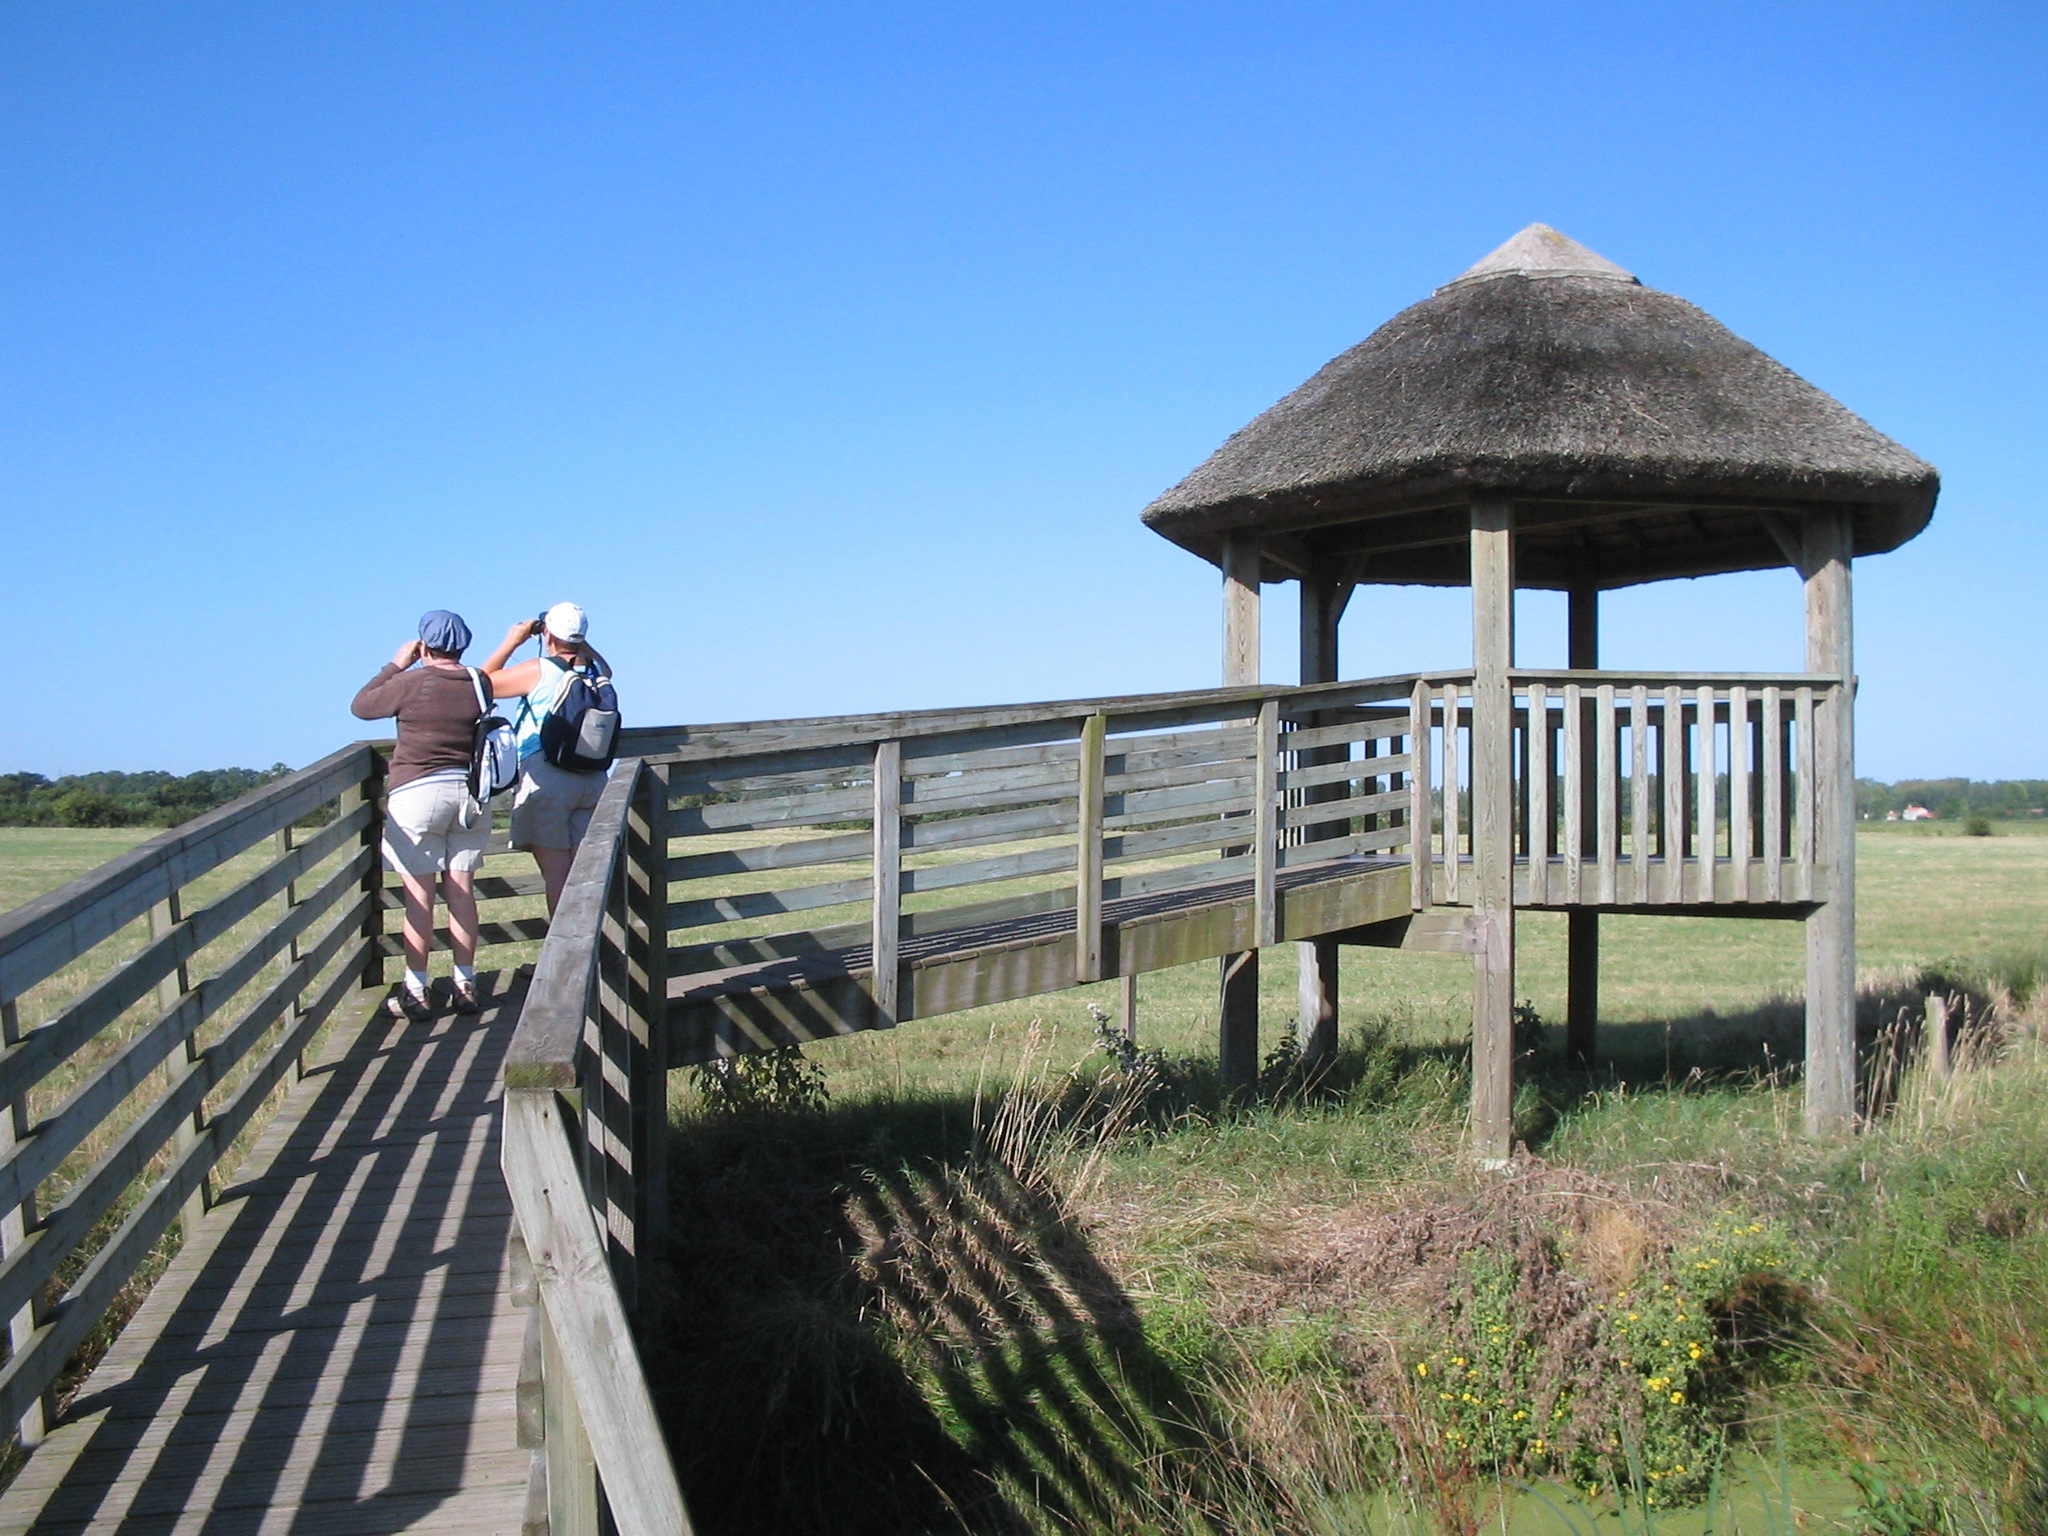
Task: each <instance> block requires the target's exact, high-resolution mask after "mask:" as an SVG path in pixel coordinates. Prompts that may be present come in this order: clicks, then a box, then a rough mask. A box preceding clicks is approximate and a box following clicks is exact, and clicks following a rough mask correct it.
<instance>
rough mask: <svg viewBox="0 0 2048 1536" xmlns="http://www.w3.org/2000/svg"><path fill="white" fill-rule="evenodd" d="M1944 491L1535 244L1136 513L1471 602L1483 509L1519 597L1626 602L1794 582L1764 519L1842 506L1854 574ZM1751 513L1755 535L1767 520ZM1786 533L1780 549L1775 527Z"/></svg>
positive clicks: (1737, 350) (1631, 291)
mask: <svg viewBox="0 0 2048 1536" xmlns="http://www.w3.org/2000/svg"><path fill="white" fill-rule="evenodd" d="M1937 484H1938V481H1937V477H1936V475H1935V471H1934V468H1933V466H1932V465H1930V464H1927V463H1925V462H1924V461H1923V460H1921V459H1918V458H1915V457H1914V456H1913V455H1912V454H1910V453H1908V452H1907V451H1906V450H1905V449H1904V448H1902V447H1900V446H1899V445H1898V444H1897V443H1895V442H1893V441H1892V440H1891V439H1890V438H1888V437H1886V436H1884V435H1883V434H1882V433H1880V432H1878V431H1877V430H1876V429H1875V428H1873V427H1871V426H1870V425H1869V424H1868V423H1867V422H1865V421H1863V420H1862V419H1861V418H1860V417H1857V416H1855V415H1854V414H1852V413H1851V412H1850V411H1849V410H1847V409H1846V408H1845V407H1843V406H1842V405H1841V404H1840V403H1839V402H1837V401H1836V400H1834V399H1833V398H1831V397H1830V396H1828V395H1826V394H1823V393H1822V392H1821V391H1820V390H1818V389H1815V388H1814V387H1813V386H1812V385H1811V384H1808V383H1807V382H1806V381H1805V380H1804V379H1801V378H1800V377H1799V376H1798V375H1797V374H1794V373H1792V372H1791V371H1790V370H1789V369H1787V368H1785V367H1783V366H1781V365H1780V364H1778V363H1776V362H1773V361H1772V360H1771V359H1770V358H1768V357H1766V356H1765V355H1764V354H1763V353H1762V352H1760V351H1758V350H1757V349H1756V348H1755V347H1753V346H1751V345H1750V344H1749V343H1748V342H1746V341H1744V340H1742V339H1741V338H1740V337H1739V336H1736V335H1734V334H1733V333H1732V332H1730V331H1729V330H1728V329H1727V328H1726V327H1725V326H1723V325H1721V324H1720V323H1719V322H1718V321H1716V320H1715V319H1713V317H1712V316H1710V315H1707V314H1705V313H1704V312H1702V311H1701V310H1699V309H1697V308H1695V307H1694V306H1693V305H1691V304H1688V303H1687V302H1686V301H1685V300H1683V299H1681V298H1677V297H1674V296H1673V295H1671V294H1668V293H1659V292H1658V291H1657V290H1656V289H1654V288H1645V287H1644V286H1642V284H1641V283H1639V282H1638V281H1637V280H1636V279H1635V278H1634V277H1632V276H1631V275H1630V274H1628V273H1627V272H1624V271H1623V270H1622V269H1621V268H1620V267H1617V266H1616V265H1615V264H1614V263H1613V262H1611V261H1608V260H1606V259H1605V258H1604V257H1602V256H1599V255H1596V254H1595V253H1594V252H1592V251H1589V250H1587V249H1586V248H1585V247H1584V246H1582V245H1579V244H1578V243H1577V242H1575V241H1572V240H1569V239H1567V238H1565V237H1564V236H1563V235H1560V234H1559V233H1558V232H1557V231H1556V230H1553V229H1550V228H1547V227H1546V226H1544V225H1541V224H1532V225H1531V226H1529V228H1527V229H1525V230H1523V231H1522V232H1521V233H1520V234H1518V235H1516V236H1515V237H1514V239H1512V240H1510V241H1508V243H1507V244H1505V245H1503V246H1502V247H1501V248H1500V249H1499V250H1497V251H1495V252H1494V253H1493V254H1492V255H1490V256H1488V257H1487V258H1486V259H1485V260H1483V261H1481V262H1479V263H1478V264H1476V265H1475V266H1473V267H1472V268H1470V269H1469V270H1468V271H1466V272H1465V273H1463V274H1462V275H1461V276H1459V277H1458V278H1457V279H1456V280H1455V281H1453V282H1450V283H1447V284H1446V285H1445V286H1444V287H1442V288H1440V289H1438V290H1437V291H1436V293H1435V294H1434V295H1432V296H1431V297H1430V298H1428V299H1425V300H1424V301H1423V302H1422V303H1420V304H1417V305H1415V306H1413V307H1412V308H1409V309H1406V310H1403V311H1402V312H1401V313H1400V314H1398V315H1396V316H1395V317H1394V318H1393V319H1392V320H1389V321H1388V322H1387V323H1386V324H1385V325H1383V326H1381V327H1380V328H1379V329H1378V330H1377V331H1375V332H1373V334H1372V335H1371V336H1369V337H1367V338H1366V339H1365V340H1364V341H1362V342H1360V343H1359V344H1358V345H1357V346H1355V347H1353V348H1352V349H1351V350H1350V351H1349V352H1346V353H1345V354H1343V356H1341V357H1339V358H1337V359H1335V360H1334V361H1333V362H1331V363H1329V364H1328V365H1327V366H1325V367H1324V368H1323V369H1322V371H1321V372H1319V373H1317V374H1316V376H1315V377H1314V378H1312V379H1310V380H1309V381H1308V382H1307V383H1306V384H1304V385H1302V386H1301V388H1299V389H1297V390H1296V391H1295V392H1294V393H1293V394H1291V395H1289V396H1288V397H1287V398H1286V399H1284V400H1282V401H1281V402H1280V403H1279V404H1278V405H1276V406H1274V407H1273V408H1272V409H1270V410H1268V411H1267V412H1266V413H1265V414H1264V415H1262V416H1260V417H1259V418H1258V419H1257V420H1256V421H1254V422H1252V423H1251V425H1249V426H1247V427H1245V428H1244V429H1243V430H1241V431H1239V432H1237V433H1236V434H1235V435H1233V436H1232V437H1231V438H1230V440H1229V441H1228V442H1226V443H1225V444H1224V445H1223V446H1222V447H1221V448H1219V449H1217V450H1216V452H1215V453H1214V454H1212V455H1210V457H1209V459H1208V461H1207V462H1206V463H1204V464H1203V465H1202V466H1201V467H1200V468H1198V469H1197V470H1196V471H1195V472H1194V473H1193V474H1191V475H1189V476H1188V477H1187V479H1185V480H1183V481H1181V483H1180V484H1179V485H1176V486H1175V487H1174V488H1173V489H1172V490H1170V491H1168V492H1167V493H1166V494H1165V495H1163V496H1161V497H1160V498H1159V499H1158V500H1157V501H1155V502H1153V503H1152V505H1151V506H1149V507H1147V508H1146V509H1145V514H1144V516H1145V521H1146V523H1147V524H1148V525H1149V526H1150V527H1151V528H1152V529H1153V530H1154V531H1156V532H1158V533H1160V534H1163V535H1164V536H1165V537H1167V538H1169V539H1171V540H1173V541H1174V542H1175V543H1176V544H1179V545H1181V546H1182V547H1184V548H1186V549H1190V550H1192V551H1194V552H1195V553H1196V554H1198V555H1201V556H1203V557H1204V558H1206V559H1210V560H1215V559H1217V558H1219V554H1220V550H1221V545H1222V540H1223V537H1224V535H1225V534H1228V533H1234V532H1251V533H1254V534H1256V535H1257V537H1258V538H1259V540H1260V543H1261V544H1262V546H1263V547H1264V548H1265V550H1266V552H1267V558H1268V560H1269V562H1272V563H1273V564H1274V565H1277V566H1278V567H1279V568H1280V569H1278V570H1274V571H1273V572H1272V574H1274V575H1279V574H1282V573H1283V572H1284V571H1286V570H1288V569H1290V568H1291V569H1293V570H1296V571H1299V570H1301V569H1305V568H1308V567H1310V566H1327V565H1331V564H1336V565H1341V566H1343V567H1344V568H1345V569H1346V572H1347V573H1348V574H1350V575H1352V576H1354V577H1355V578H1357V579H1362V580H1366V581H1418V582H1449V583H1454V584H1455V583H1462V582H1463V581H1464V580H1465V579H1466V570H1467V564H1466V560H1467V557H1466V552H1465V537H1466V529H1467V521H1466V518H1467V513H1466V508H1467V507H1468V506H1469V504H1470V502H1471V499H1472V497H1473V495H1474V494H1475V493H1480V492H1488V493H1500V494H1506V495H1508V496H1510V497H1512V498H1513V499H1514V501H1515V502H1516V508H1517V512H1516V527H1517V539H1516V550H1517V580H1518V582H1519V583H1520V584H1521V585H1525V586H1565V585H1570V584H1573V583H1575V582H1585V581H1591V582H1594V583H1597V584H1598V585H1601V586H1609V587H1613V586H1625V585H1627V584H1629V583H1631V582H1638V581H1651V580H1655V579H1657V578H1660V577H1666V576H1699V575H1706V574H1710V573H1712V572H1716V571H1736V570H1753V569H1758V568H1761V567H1766V566H1774V565H1783V564H1784V563H1785V558H1784V555H1783V553H1782V549H1781V546H1780V544H1779V542H1778V541H1777V540H1776V539H1775V538H1773V536H1772V534H1771V532H1770V530H1769V526H1768V524H1769V521H1770V518H1771V515H1772V514H1775V515H1776V516H1777V517H1780V518H1783V519H1786V520H1788V521H1790V522H1796V521H1797V520H1798V518H1799V517H1800V515H1801V514H1802V513H1804V512H1806V511H1808V510H1810V509H1814V508H1819V507H1848V508H1850V509H1851V510H1852V511H1853V513H1854V516H1855V525H1856V553H1858V554H1880V553H1882V552H1884V551H1886V550H1889V549H1894V548H1896V547H1897V546H1898V545H1900V544H1902V543H1904V542H1905V541H1906V540H1907V539H1910V538H1911V537H1913V535H1914V534H1916V533H1918V532H1919V531H1920V530H1921V529H1922V528H1923V527H1925V526H1926V524H1927V520H1928V517H1929V516H1930V515H1931V513H1932V511H1933V508H1934V497H1935V491H1936V489H1937ZM1760 514H1762V515H1760ZM1782 526H1783V525H1782V524H1781V528H1782Z"/></svg>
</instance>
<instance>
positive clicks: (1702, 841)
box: [1693, 688, 1721, 903]
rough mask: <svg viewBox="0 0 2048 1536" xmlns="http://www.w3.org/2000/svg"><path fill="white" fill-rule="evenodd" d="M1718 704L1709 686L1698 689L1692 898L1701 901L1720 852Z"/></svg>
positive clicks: (1710, 894)
mask: <svg viewBox="0 0 2048 1536" xmlns="http://www.w3.org/2000/svg"><path fill="white" fill-rule="evenodd" d="M1717 708H1718V704H1717V700H1716V699H1715V696H1714V690H1713V689H1711V688H1702V689H1701V690H1700V691H1699V726H1698V738H1697V753H1696V756H1695V759H1694V767H1693V783H1694V784H1695V785H1697V786H1698V795H1699V829H1698V832H1697V834H1696V836H1697V838H1698V841H1699V875H1698V884H1697V887H1696V889H1695V890H1694V893H1693V894H1694V898H1695V899H1696V900H1698V901H1700V902H1702V903H1711V902H1712V901H1713V899H1714V871H1715V869H1716V868H1717V867H1718V864H1719V861H1720V854H1721V826H1720V812H1719V811H1718V810H1717V809H1716V807H1715V805H1714V799H1715V796H1716V795H1717V794H1718V793H1719V787H1718V780H1719V778H1720V773H1721V769H1720V749H1719V746H1718V744H1717V743H1716V741H1715V739H1714V738H1715V728H1714V717H1715V714H1716V712H1717Z"/></svg>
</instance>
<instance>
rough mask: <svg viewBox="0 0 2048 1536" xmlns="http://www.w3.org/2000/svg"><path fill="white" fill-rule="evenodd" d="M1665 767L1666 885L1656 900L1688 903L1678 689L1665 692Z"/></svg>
mask: <svg viewBox="0 0 2048 1536" xmlns="http://www.w3.org/2000/svg"><path fill="white" fill-rule="evenodd" d="M1658 733H1659V735H1658V740H1659V743H1660V744H1661V745H1662V747H1663V749H1664V752H1663V759H1664V766H1663V768H1662V769H1661V770H1660V776H1661V777H1662V779H1663V781H1664V816H1663V821H1662V831H1663V837H1662V839H1661V841H1662V843H1663V848H1664V884H1663V888H1662V889H1661V890H1660V891H1659V892H1658V896H1657V899H1658V900H1660V901H1668V902H1683V901H1684V900H1685V700H1684V697H1683V695H1682V694H1681V693H1680V691H1679V689H1678V687H1677V686H1676V685H1675V684H1674V685H1673V686H1671V687H1669V688H1666V689H1665V690H1664V716H1663V723H1662V724H1661V725H1659V726H1658Z"/></svg>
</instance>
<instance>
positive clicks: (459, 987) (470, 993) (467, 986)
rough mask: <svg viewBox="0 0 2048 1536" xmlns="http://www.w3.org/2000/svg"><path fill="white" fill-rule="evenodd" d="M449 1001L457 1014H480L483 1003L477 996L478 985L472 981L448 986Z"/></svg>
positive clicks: (453, 983)
mask: <svg viewBox="0 0 2048 1536" xmlns="http://www.w3.org/2000/svg"><path fill="white" fill-rule="evenodd" d="M448 1001H449V1004H450V1006H452V1007H453V1008H454V1009H455V1011H456V1012H457V1013H480V1012H482V1011H483V1002H482V1000H481V999H479V998H478V997H477V995H476V983H475V982H471V981H457V982H451V983H449V986H448Z"/></svg>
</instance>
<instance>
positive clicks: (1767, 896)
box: [1762, 687, 1785, 902]
mask: <svg viewBox="0 0 2048 1536" xmlns="http://www.w3.org/2000/svg"><path fill="white" fill-rule="evenodd" d="M1784 703H1785V694H1784V690H1783V689H1780V688H1776V687H1770V688H1766V689H1764V697H1763V705H1762V709H1763V764H1762V766H1763V772H1764V815H1763V843H1764V849H1763V858H1764V900H1766V901H1769V902H1779V901H1783V900H1784V899H1785V722H1784Z"/></svg>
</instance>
